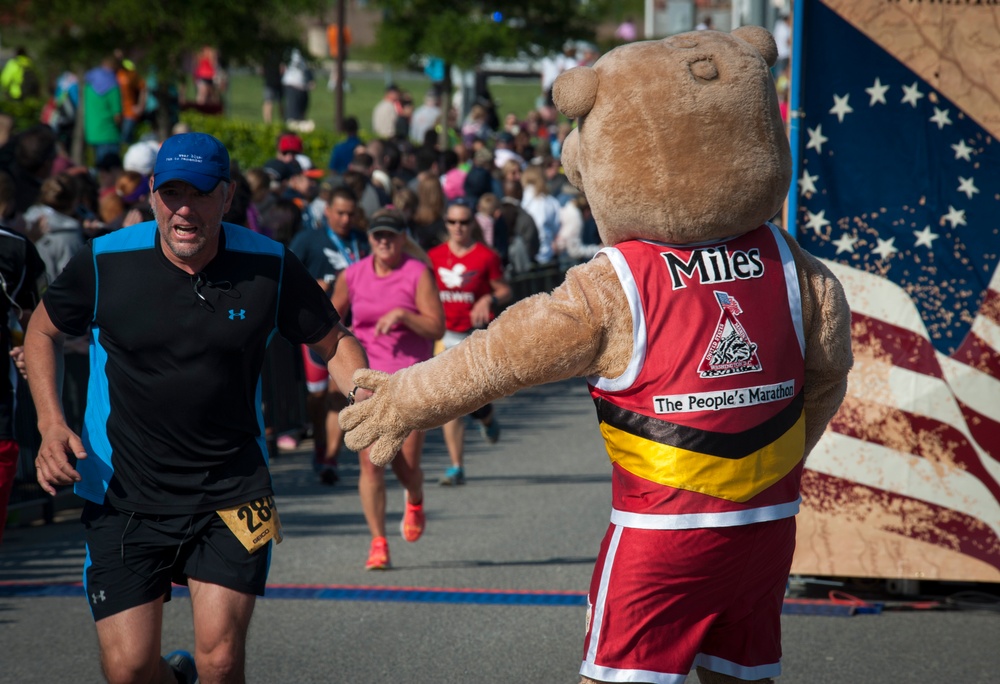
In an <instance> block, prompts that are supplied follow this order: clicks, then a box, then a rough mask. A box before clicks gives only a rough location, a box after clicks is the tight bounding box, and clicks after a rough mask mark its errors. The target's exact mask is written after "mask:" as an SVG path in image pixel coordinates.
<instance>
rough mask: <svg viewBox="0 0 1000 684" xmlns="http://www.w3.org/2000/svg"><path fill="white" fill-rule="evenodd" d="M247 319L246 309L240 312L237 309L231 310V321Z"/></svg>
mask: <svg viewBox="0 0 1000 684" xmlns="http://www.w3.org/2000/svg"><path fill="white" fill-rule="evenodd" d="M246 317H247V310H246V309H240V310H239V311H237V310H236V309H230V310H229V320H231V321H235V320H236V319H237V318H238V319H240V320H241V321H242V320H243V319H245V318H246Z"/></svg>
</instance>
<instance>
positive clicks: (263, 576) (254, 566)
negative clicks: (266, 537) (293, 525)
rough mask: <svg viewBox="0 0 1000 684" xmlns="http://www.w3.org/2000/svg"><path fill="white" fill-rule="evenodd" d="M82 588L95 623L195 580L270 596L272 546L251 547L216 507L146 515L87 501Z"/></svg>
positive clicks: (165, 594)
mask: <svg viewBox="0 0 1000 684" xmlns="http://www.w3.org/2000/svg"><path fill="white" fill-rule="evenodd" d="M81 522H83V525H84V527H85V528H86V539H87V559H86V561H85V564H84V569H83V586H84V589H86V591H87V598H88V600H89V601H90V609H91V612H92V613H93V615H94V620H95V621H97V620H100V619H102V618H106V617H110V616H111V615H114V614H116V613H120V612H121V611H123V610H128V609H129V608H134V607H136V606H141V605H143V604H144V603H149V602H150V601H153V600H156V599H158V598H160V597H163V600H164V601H169V600H170V585H171V582H173V583H176V584H185V585H186V584H187V580H188V578H189V577H191V578H193V579H196V580H199V581H201V582H208V583H211V584H217V585H220V586H223V587H226V588H228V589H232V590H234V591H238V592H241V593H244V594H256V595H257V596H263V595H264V587H265V584H266V582H267V571H268V567H269V566H270V561H271V543H270V542H269V543H268V544H267V545H266V546H265V547H263V548H261V549H259V550H258V551H257V552H256V553H253V554H251V553H249V552H247V550H246V548H244V547H243V545H242V544H241V543H240V541H239V540H238V539H237V538H236V536H235V535H234V534H233V532H232V531H231V530H230V529H229V528H228V527H227V526H226V524H225V523H224V522H223V521H222V518H220V517H219V516H218V514H216V513H215V512H211V513H197V514H195V515H144V514H141V513H128V512H125V511H119V510H116V509H114V508H113V507H111V506H108V505H106V504H105V505H98V504H95V503H92V502H89V501H88V502H86V504H85V505H84V508H83V515H82V516H81Z"/></svg>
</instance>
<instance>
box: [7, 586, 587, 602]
mask: <svg viewBox="0 0 1000 684" xmlns="http://www.w3.org/2000/svg"><path fill="white" fill-rule="evenodd" d="M172 593H173V595H174V596H176V597H188V596H189V593H188V589H187V587H184V586H179V585H174V586H173V588H172ZM82 595H83V585H82V584H81V583H80V582H66V583H52V584H44V583H36V582H0V597H25V596H49V597H51V596H82ZM264 598H265V599H298V600H314V601H380V602H396V603H399V602H402V603H453V604H454V603H464V604H477V605H504V606H586V605H587V595H586V594H583V593H578V592H551V591H503V590H496V589H437V588H430V587H374V586H357V585H343V584H308V585H302V584H272V585H268V587H267V594H266V595H265V596H264Z"/></svg>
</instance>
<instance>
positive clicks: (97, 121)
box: [83, 56, 122, 165]
mask: <svg viewBox="0 0 1000 684" xmlns="http://www.w3.org/2000/svg"><path fill="white" fill-rule="evenodd" d="M121 122H122V98H121V90H120V89H119V87H118V78H117V77H116V76H115V61H114V59H113V58H112V57H110V56H108V57H106V58H104V60H103V61H102V62H101V64H100V66H97V67H95V68H93V69H91V70H90V71H88V72H87V73H86V75H85V76H84V89H83V139H84V140H85V141H86V143H87V144H88V145H90V146H91V147H92V148H93V150H94V163H95V164H97V165H100V163H101V160H102V159H103V158H104V157H105V156H107V155H109V154H112V153H113V154H119V153H120V143H121V128H120V126H121Z"/></svg>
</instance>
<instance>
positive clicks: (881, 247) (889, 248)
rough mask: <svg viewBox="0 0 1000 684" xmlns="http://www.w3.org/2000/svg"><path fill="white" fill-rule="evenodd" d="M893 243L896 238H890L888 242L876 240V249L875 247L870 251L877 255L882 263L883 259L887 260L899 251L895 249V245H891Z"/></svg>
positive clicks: (880, 239)
mask: <svg viewBox="0 0 1000 684" xmlns="http://www.w3.org/2000/svg"><path fill="white" fill-rule="evenodd" d="M895 241H896V238H894V237H891V238H889V239H888V240H883V239H882V238H878V247H876V248H875V249H873V250H872V251H873V252H874V253H875V254H878V255H879V258H880V259H882V260H883V261H884V260H885V259H888V258H889V257H891V256H892V255H893V254H895V253H896V252H898V251H899V250H898V249H896V247H895V245H893V244H892V243H893V242H895Z"/></svg>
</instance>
